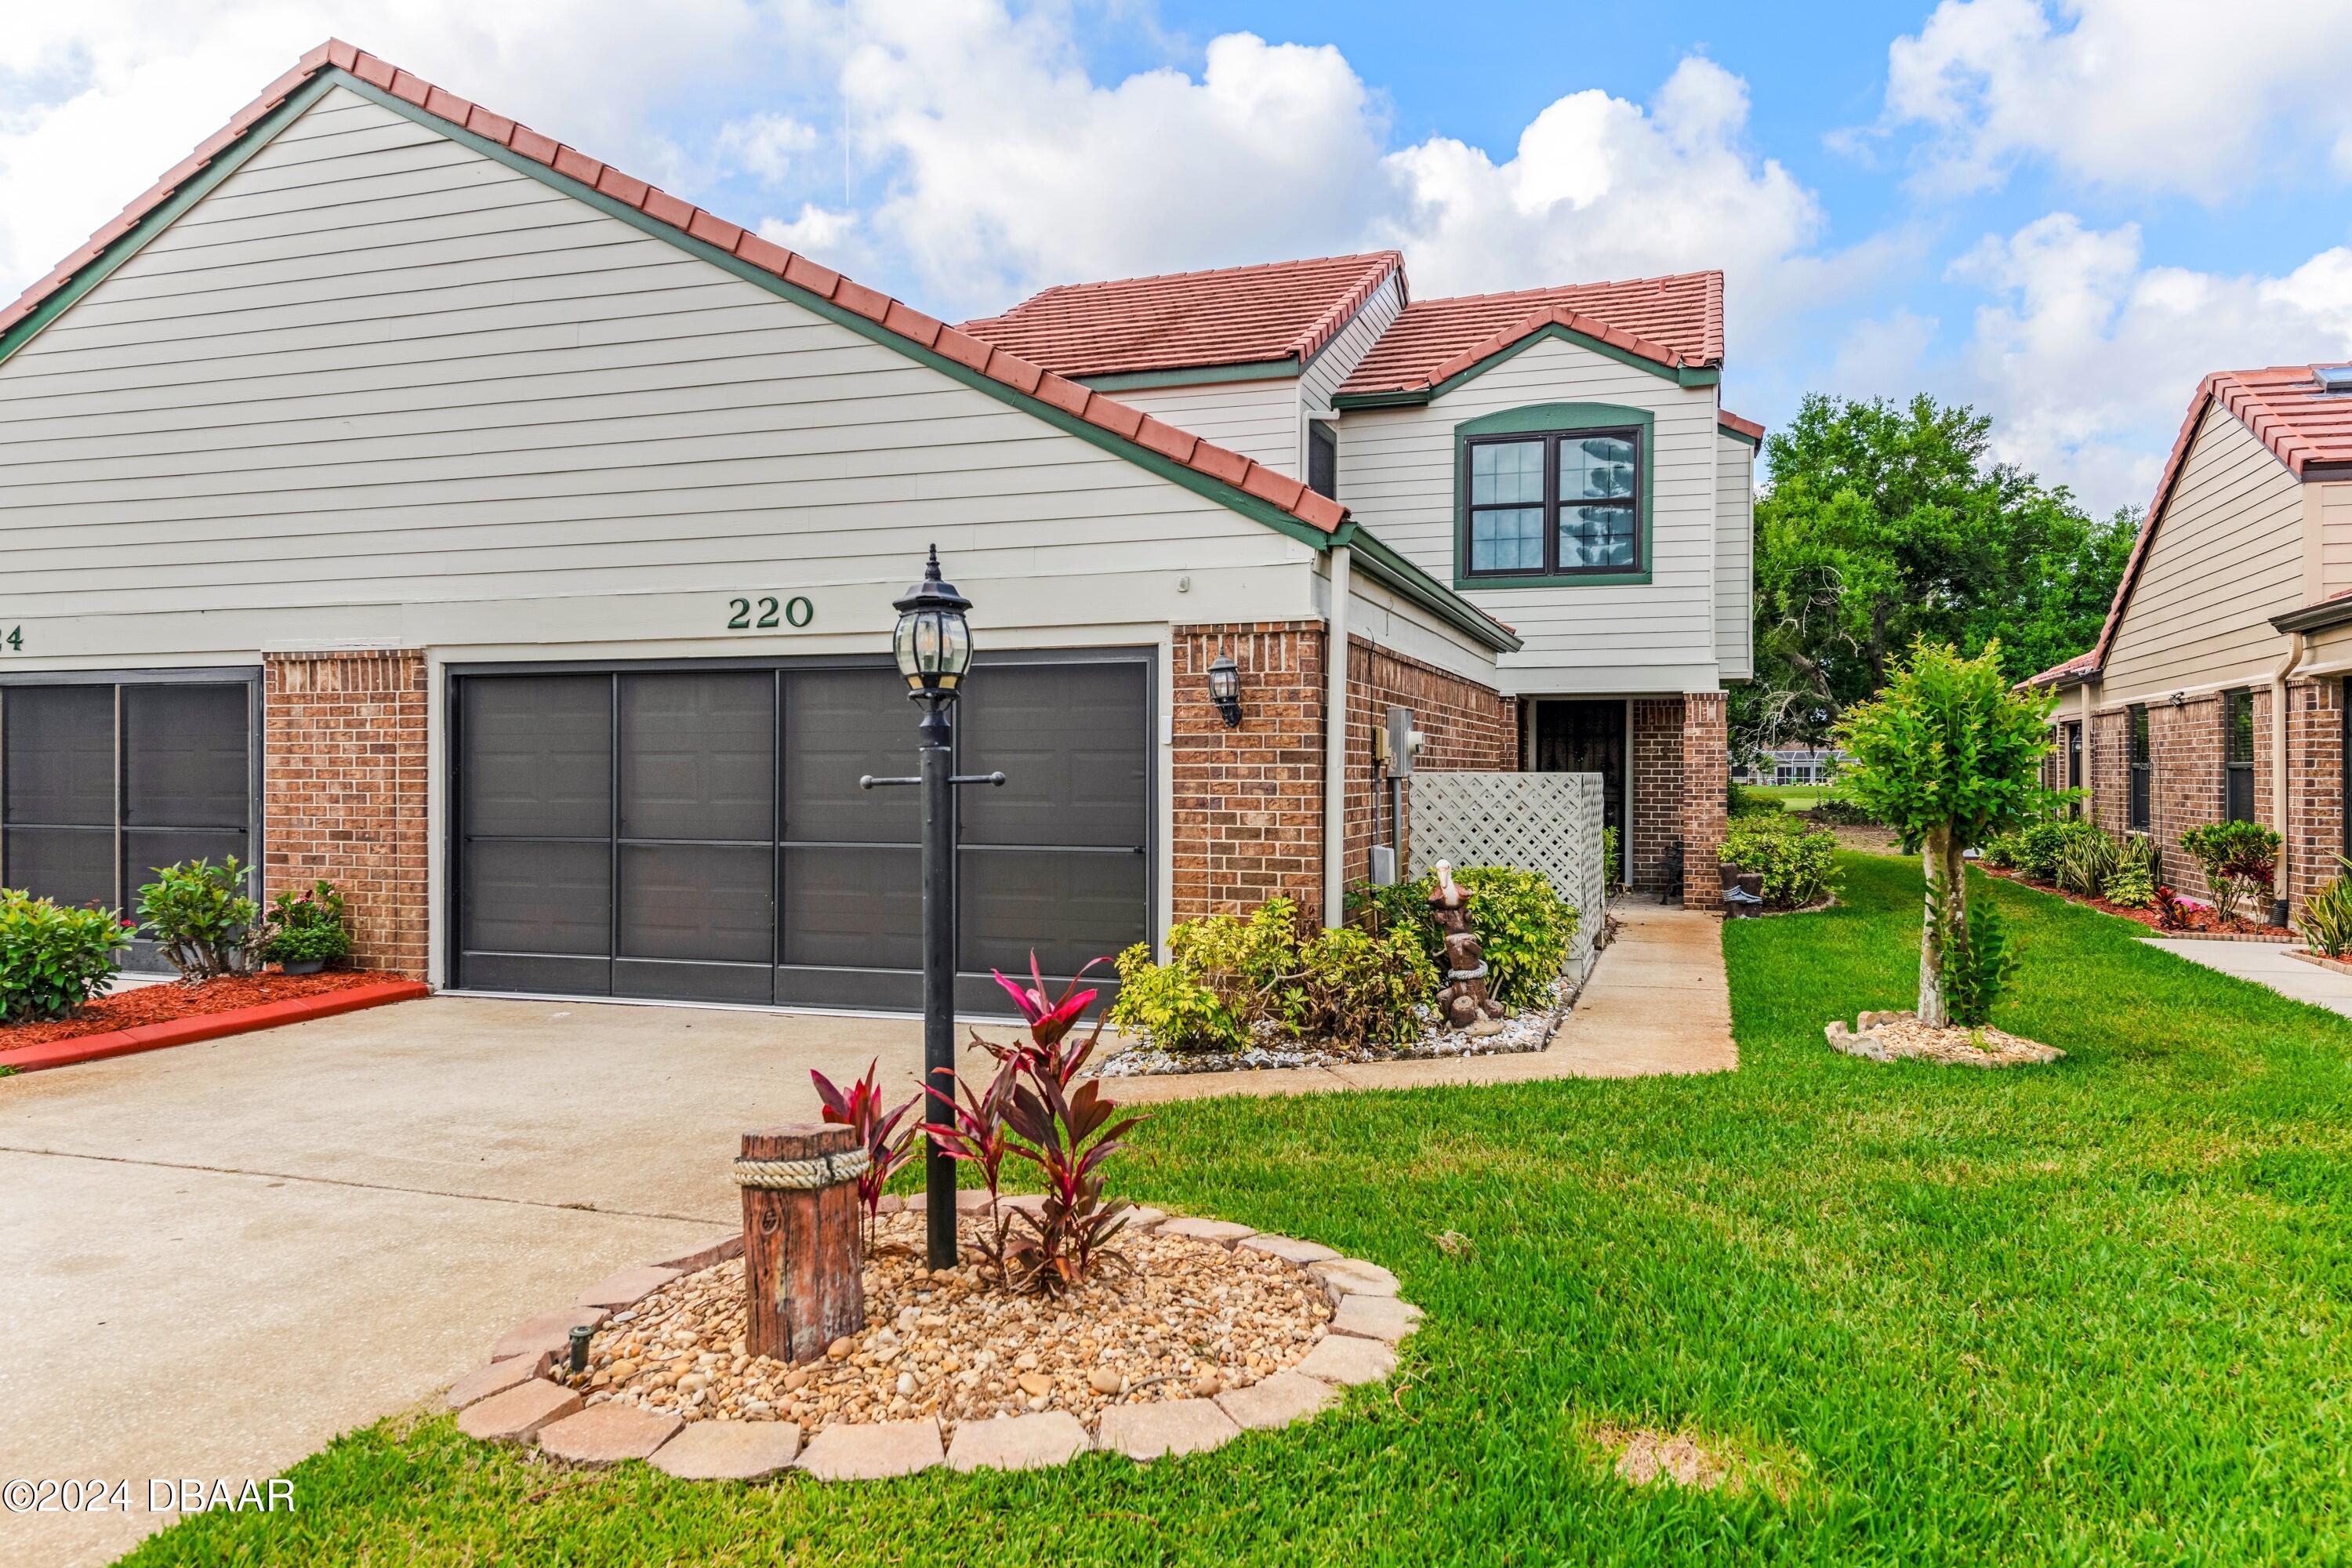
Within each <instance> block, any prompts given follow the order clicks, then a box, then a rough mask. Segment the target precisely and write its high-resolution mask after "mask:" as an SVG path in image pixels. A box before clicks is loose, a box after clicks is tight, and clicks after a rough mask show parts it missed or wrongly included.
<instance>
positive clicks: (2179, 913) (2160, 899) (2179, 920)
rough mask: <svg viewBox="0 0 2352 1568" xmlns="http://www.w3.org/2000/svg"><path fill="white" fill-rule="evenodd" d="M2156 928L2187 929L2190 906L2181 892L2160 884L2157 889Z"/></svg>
mask: <svg viewBox="0 0 2352 1568" xmlns="http://www.w3.org/2000/svg"><path fill="white" fill-rule="evenodd" d="M2156 928H2157V930H2158V931H2187V930H2188V929H2189V906H2188V904H2187V903H2185V902H2184V901H2183V900H2181V897H2180V895H2179V893H2176V892H2174V891H2173V890H2172V889H2170V888H2168V887H2165V886H2163V885H2161V884H2159V885H2158V888H2157V889H2156Z"/></svg>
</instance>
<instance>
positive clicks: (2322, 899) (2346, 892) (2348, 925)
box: [2294, 855, 2352, 958]
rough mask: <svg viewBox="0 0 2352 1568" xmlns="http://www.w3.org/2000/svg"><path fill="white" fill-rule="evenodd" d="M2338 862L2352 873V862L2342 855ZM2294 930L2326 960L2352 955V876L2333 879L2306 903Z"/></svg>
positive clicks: (2306, 944) (2312, 949) (2310, 947)
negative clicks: (2348, 953)
mask: <svg viewBox="0 0 2352 1568" xmlns="http://www.w3.org/2000/svg"><path fill="white" fill-rule="evenodd" d="M2336 864H2337V865H2339V866H2341V867H2343V868H2345V870H2346V871H2347V872H2352V860H2347V859H2345V858H2343V857H2342V856H2340V855H2339V856H2337V857H2336ZM2294 929H2295V930H2296V931H2300V932H2302V933H2303V941H2304V945H2305V946H2306V947H2308V948H2309V949H2310V950H2311V951H2312V952H2316V953H2319V954H2320V955H2322V956H2323V957H2326V958H2341V957H2343V956H2344V955H2345V954H2346V953H2347V952H2352V877H2334V878H2331V879H2329V880H2328V882H2327V885H2326V887H2324V888H2322V889H2319V890H2318V891H2317V892H2315V893H2314V894H2312V895H2311V897H2310V898H2308V899H2306V900H2304V905H2303V913H2302V914H2301V915H2300V916H2298V917H2297V918H2296V920H2295V922H2294Z"/></svg>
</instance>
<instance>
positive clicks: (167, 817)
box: [0, 674, 256, 973]
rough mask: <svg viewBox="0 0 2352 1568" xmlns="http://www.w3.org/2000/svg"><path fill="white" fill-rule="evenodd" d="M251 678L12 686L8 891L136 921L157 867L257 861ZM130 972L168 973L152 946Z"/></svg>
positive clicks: (0, 816)
mask: <svg viewBox="0 0 2352 1568" xmlns="http://www.w3.org/2000/svg"><path fill="white" fill-rule="evenodd" d="M255 693H256V686H255V683H254V681H253V679H252V678H251V677H249V676H246V675H243V674H228V675H224V676H212V677H206V678H199V679H177V678H171V677H162V676H144V677H142V676H134V675H126V676H122V677H120V678H116V677H107V678H101V679H76V680H73V681H70V682H58V683H41V684H22V685H19V684H13V683H12V684H7V685H0V887H9V888H21V889H26V891H28V892H32V893H36V894H40V895H44V896H47V897H49V898H53V899H55V900H58V902H59V903H61V904H92V905H97V906H100V907H102V908H105V909H110V910H121V911H123V912H125V913H126V914H129V915H131V916H132V917H133V918H135V917H136V911H137V905H138V901H139V889H140V888H141V887H142V886H143V885H144V884H146V883H148V882H150V881H152V880H153V879H154V874H155V869H156V868H158V867H163V866H170V865H173V864H175V863H177V862H179V861H182V860H196V859H205V860H210V861H212V862H214V863H215V865H217V864H219V863H220V862H222V861H224V860H226V859H227V858H229V857H230V856H232V855H234V856H235V857H236V858H237V859H238V861H239V862H240V863H242V864H244V865H247V866H251V865H252V864H253V862H254V859H255V855H254V821H253V805H254V798H255V787H254V786H255V777H254V773H255V763H254V750H253V744H252V739H253V729H254V718H253V705H254V700H255ZM124 966H125V967H126V968H129V969H131V970H134V971H145V972H150V973H152V972H154V971H158V970H161V969H163V968H166V967H167V966H166V965H165V964H164V963H163V961H162V960H161V959H160V958H158V957H157V956H156V954H155V952H154V949H153V946H152V943H148V942H139V943H136V944H135V945H134V946H133V947H132V948H131V952H129V953H127V954H126V955H125V958H124Z"/></svg>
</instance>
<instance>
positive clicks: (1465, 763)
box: [1345, 637, 1519, 882]
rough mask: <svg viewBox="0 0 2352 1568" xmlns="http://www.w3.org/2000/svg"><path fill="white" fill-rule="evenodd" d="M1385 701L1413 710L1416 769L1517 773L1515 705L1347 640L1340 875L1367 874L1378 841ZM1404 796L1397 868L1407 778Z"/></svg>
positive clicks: (1405, 828)
mask: <svg viewBox="0 0 2352 1568" xmlns="http://www.w3.org/2000/svg"><path fill="white" fill-rule="evenodd" d="M1391 705H1394V706H1397V707H1402V708H1410V709H1412V722H1413V728H1415V729H1416V730H1419V731H1421V733H1422V749H1421V753H1420V755H1419V756H1417V757H1415V758H1414V759H1413V764H1412V765H1413V769H1414V771H1415V772H1417V773H1456V772H1477V771H1490V772H1502V773H1516V772H1517V770H1518V766H1519V705H1518V701H1517V699H1516V698H1510V697H1505V696H1502V695H1500V694H1499V693H1497V692H1496V691H1494V690H1493V689H1489V688H1487V687H1484V686H1480V685H1478V684H1477V683H1476V682H1475V681H1470V680H1465V679H1463V678H1462V677H1460V676H1458V675H1453V674H1449V673H1448V672H1446V671H1445V670H1442V669H1439V668H1436V667H1435V666H1433V665H1428V664H1423V663H1422V662H1421V661H1420V660H1419V659H1416V658H1406V657H1405V656H1404V655H1402V654H1401V653H1398V652H1396V651H1394V650H1393V649H1391V648H1385V647H1374V646H1373V645H1372V644H1371V643H1370V642H1369V641H1367V640H1366V639H1364V638H1362V637H1349V639H1348V839H1347V869H1346V873H1345V877H1346V880H1348V881H1349V882H1357V881H1360V880H1362V879H1364V878H1366V877H1369V876H1370V875H1371V870H1372V846H1373V845H1374V844H1376V843H1378V842H1380V839H1381V812H1382V811H1383V810H1384V809H1385V808H1384V805H1383V802H1382V799H1381V796H1382V794H1383V791H1384V789H1385V787H1386V786H1385V785H1384V784H1383V783H1382V775H1381V773H1380V771H1379V769H1378V767H1377V765H1376V755H1377V753H1376V752H1374V749H1373V746H1374V739H1373V737H1374V733H1375V731H1378V730H1380V729H1381V728H1382V727H1383V726H1385V725H1386V724H1387V722H1388V710H1389V709H1390V707H1391ZM1401 794H1402V798H1403V801H1404V813H1403V816H1402V819H1401V820H1402V831H1401V837H1402V842H1401V843H1400V844H1399V846H1398V848H1399V851H1400V853H1399V856H1398V869H1399V870H1400V871H1402V870H1403V869H1404V868H1406V867H1408V866H1410V865H1411V864H1412V860H1411V857H1410V853H1409V852H1410V850H1411V848H1412V780H1411V779H1410V778H1408V779H1406V780H1405V781H1403V787H1402V791H1401Z"/></svg>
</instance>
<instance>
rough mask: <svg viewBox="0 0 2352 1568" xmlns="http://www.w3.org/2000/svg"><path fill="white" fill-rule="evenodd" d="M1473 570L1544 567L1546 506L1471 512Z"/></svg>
mask: <svg viewBox="0 0 2352 1568" xmlns="http://www.w3.org/2000/svg"><path fill="white" fill-rule="evenodd" d="M1470 570H1471V571H1473V572H1540V571H1542V570H1543V509H1542V508H1541V507H1533V506H1531V507H1519V508H1515V509H1513V510H1507V511H1474V512H1472V513H1471V514H1470Z"/></svg>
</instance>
